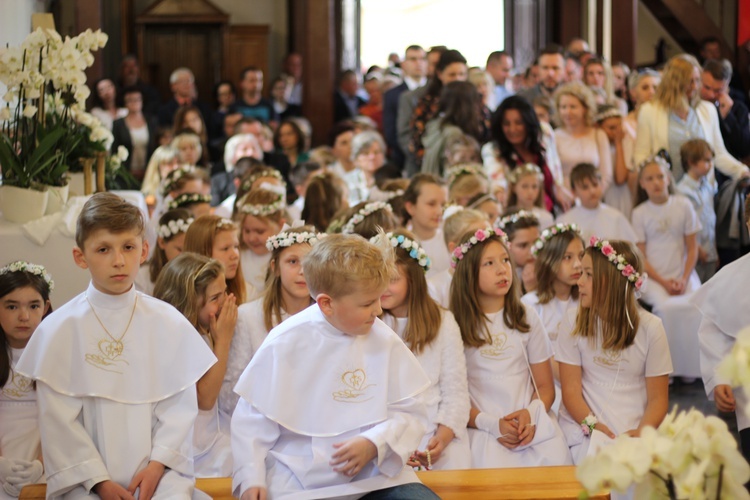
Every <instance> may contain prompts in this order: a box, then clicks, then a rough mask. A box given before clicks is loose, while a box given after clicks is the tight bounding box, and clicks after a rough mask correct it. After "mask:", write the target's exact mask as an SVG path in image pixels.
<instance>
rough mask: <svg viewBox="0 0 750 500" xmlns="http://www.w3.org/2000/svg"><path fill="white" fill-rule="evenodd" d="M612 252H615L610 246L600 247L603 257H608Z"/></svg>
mask: <svg viewBox="0 0 750 500" xmlns="http://www.w3.org/2000/svg"><path fill="white" fill-rule="evenodd" d="M614 251H615V249H614V248H612V246H610V245H604V246H603V247H602V253H603V254H604V255H605V256H607V257H609V256H610V255H612V253H613V252H614Z"/></svg>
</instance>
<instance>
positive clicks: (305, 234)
mask: <svg viewBox="0 0 750 500" xmlns="http://www.w3.org/2000/svg"><path fill="white" fill-rule="evenodd" d="M323 236H325V235H324V234H320V233H317V232H315V229H314V228H313V227H312V226H300V227H295V228H289V227H287V226H285V227H284V229H283V230H282V231H281V232H280V233H279V234H276V235H274V236H271V237H270V238H268V240H267V241H266V245H267V248H268V249H269V251H270V255H271V260H270V262H269V276H268V280H269V281H268V286H267V287H266V290H265V292H263V296H262V297H261V298H259V299H256V300H254V301H252V302H249V303H247V304H242V305H241V306H240V307H239V310H238V312H237V326H236V327H235V329H234V337H233V338H232V346H231V348H230V349H229V358H228V360H227V371H226V373H225V374H224V382H223V383H222V384H221V394H219V409H220V410H221V411H222V413H224V414H225V415H228V416H231V415H232V413H233V412H234V408H235V406H237V400H238V399H239V395H238V394H237V393H236V392H234V386H235V385H237V381H238V380H239V378H240V375H242V372H243V371H245V368H246V367H247V365H248V364H249V363H250V360H251V359H252V358H253V355H254V354H255V353H256V352H257V351H258V349H259V348H260V345H261V344H262V343H263V341H264V340H265V339H266V336H267V335H268V332H270V331H271V330H272V329H273V328H274V327H276V326H277V325H279V324H280V323H281V322H283V321H285V320H286V319H287V318H289V317H291V316H294V315H295V314H297V313H298V312H300V311H302V310H303V309H307V307H309V306H310V305H311V304H314V303H315V301H314V300H313V299H312V297H310V291H309V290H308V289H307V283H306V282H305V275H304V274H303V273H302V261H303V260H304V259H305V256H306V255H307V254H308V252H309V251H310V248H311V247H312V244H313V243H315V242H317V241H318V239H320V238H321V237H323Z"/></svg>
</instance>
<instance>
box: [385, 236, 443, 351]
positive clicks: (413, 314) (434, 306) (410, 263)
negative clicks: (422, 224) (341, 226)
mask: <svg viewBox="0 0 750 500" xmlns="http://www.w3.org/2000/svg"><path fill="white" fill-rule="evenodd" d="M393 235H394V236H399V235H401V236H404V237H406V238H409V239H410V240H412V241H417V240H416V237H415V236H414V235H413V234H411V233H410V232H409V231H406V230H405V229H400V230H398V231H393ZM395 251H396V265H397V266H398V268H399V270H400V271H403V272H404V276H405V277H406V282H407V284H408V287H409V291H408V293H407V296H406V300H407V302H408V304H409V307H408V313H407V314H408V317H407V320H406V330H405V331H404V342H405V343H406V345H408V346H409V348H410V349H411V350H412V352H414V353H415V354H420V353H421V352H422V351H423V350H424V348H425V347H427V346H428V345H430V344H431V343H432V342H433V341H434V340H435V339H436V338H437V335H438V330H439V329H440V324H441V323H442V317H441V313H440V306H439V305H438V303H437V302H435V301H434V300H433V299H432V297H431V296H430V292H429V290H428V288H427V278H426V277H425V271H424V268H423V267H422V266H420V265H419V262H417V260H416V259H414V258H413V257H410V256H409V251H408V250H405V249H403V248H401V247H396V249H395Z"/></svg>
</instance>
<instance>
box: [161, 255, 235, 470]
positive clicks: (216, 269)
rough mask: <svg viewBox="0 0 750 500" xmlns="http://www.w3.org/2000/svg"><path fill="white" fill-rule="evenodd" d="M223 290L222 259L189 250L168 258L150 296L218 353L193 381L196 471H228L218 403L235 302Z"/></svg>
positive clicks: (226, 443)
mask: <svg viewBox="0 0 750 500" xmlns="http://www.w3.org/2000/svg"><path fill="white" fill-rule="evenodd" d="M226 290H227V282H226V279H225V277H224V269H223V266H222V264H221V262H219V261H218V260H215V259H209V258H208V257H204V256H203V255H198V254H195V253H191V252H185V253H183V254H180V255H179V256H178V257H177V258H175V259H174V260H172V261H170V262H169V263H168V264H167V265H166V266H165V267H164V269H163V270H162V273H161V275H160V276H159V279H158V280H157V281H156V286H155V287H154V297H156V298H157V299H160V300H163V301H164V302H167V303H168V304H171V305H173V306H174V307H175V308H176V309H177V310H178V311H180V312H181V313H182V314H183V315H184V316H185V317H186V318H187V319H188V321H190V323H191V324H192V325H193V326H194V327H195V328H196V330H198V333H200V335H201V337H202V338H203V340H205V341H206V343H207V344H208V346H209V347H210V348H211V350H212V351H213V353H214V355H215V356H216V358H217V359H218V361H217V363H216V364H215V365H213V366H212V367H211V368H210V369H209V370H208V371H207V372H206V373H205V374H204V375H203V376H202V377H201V378H200V379H199V380H198V382H197V384H196V388H197V390H198V409H199V412H198V418H196V420H195V427H194V432H193V459H194V465H195V476H196V477H224V476H228V475H230V474H231V473H232V449H231V445H230V441H229V419H225V418H221V415H220V413H219V405H218V399H219V390H220V389H221V382H222V380H224V372H225V371H226V368H227V358H228V357H229V347H230V345H231V343H232V336H233V335H234V327H235V324H236V323H237V303H236V300H235V298H234V295H232V294H231V293H230V294H227V292H226Z"/></svg>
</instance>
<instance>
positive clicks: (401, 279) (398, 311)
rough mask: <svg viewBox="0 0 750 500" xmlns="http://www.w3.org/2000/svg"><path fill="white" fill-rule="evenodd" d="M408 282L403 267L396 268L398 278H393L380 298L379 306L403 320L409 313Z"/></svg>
mask: <svg viewBox="0 0 750 500" xmlns="http://www.w3.org/2000/svg"><path fill="white" fill-rule="evenodd" d="M408 298H409V281H408V280H407V279H406V272H405V270H404V266H402V265H399V266H398V276H397V277H395V278H393V279H392V280H391V282H390V284H389V285H388V289H386V291H385V293H383V295H381V296H380V305H381V306H382V307H383V309H385V310H386V311H388V312H390V313H391V314H392V315H394V316H396V317H397V318H405V317H406V316H407V315H408V313H409V302H408Z"/></svg>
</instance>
